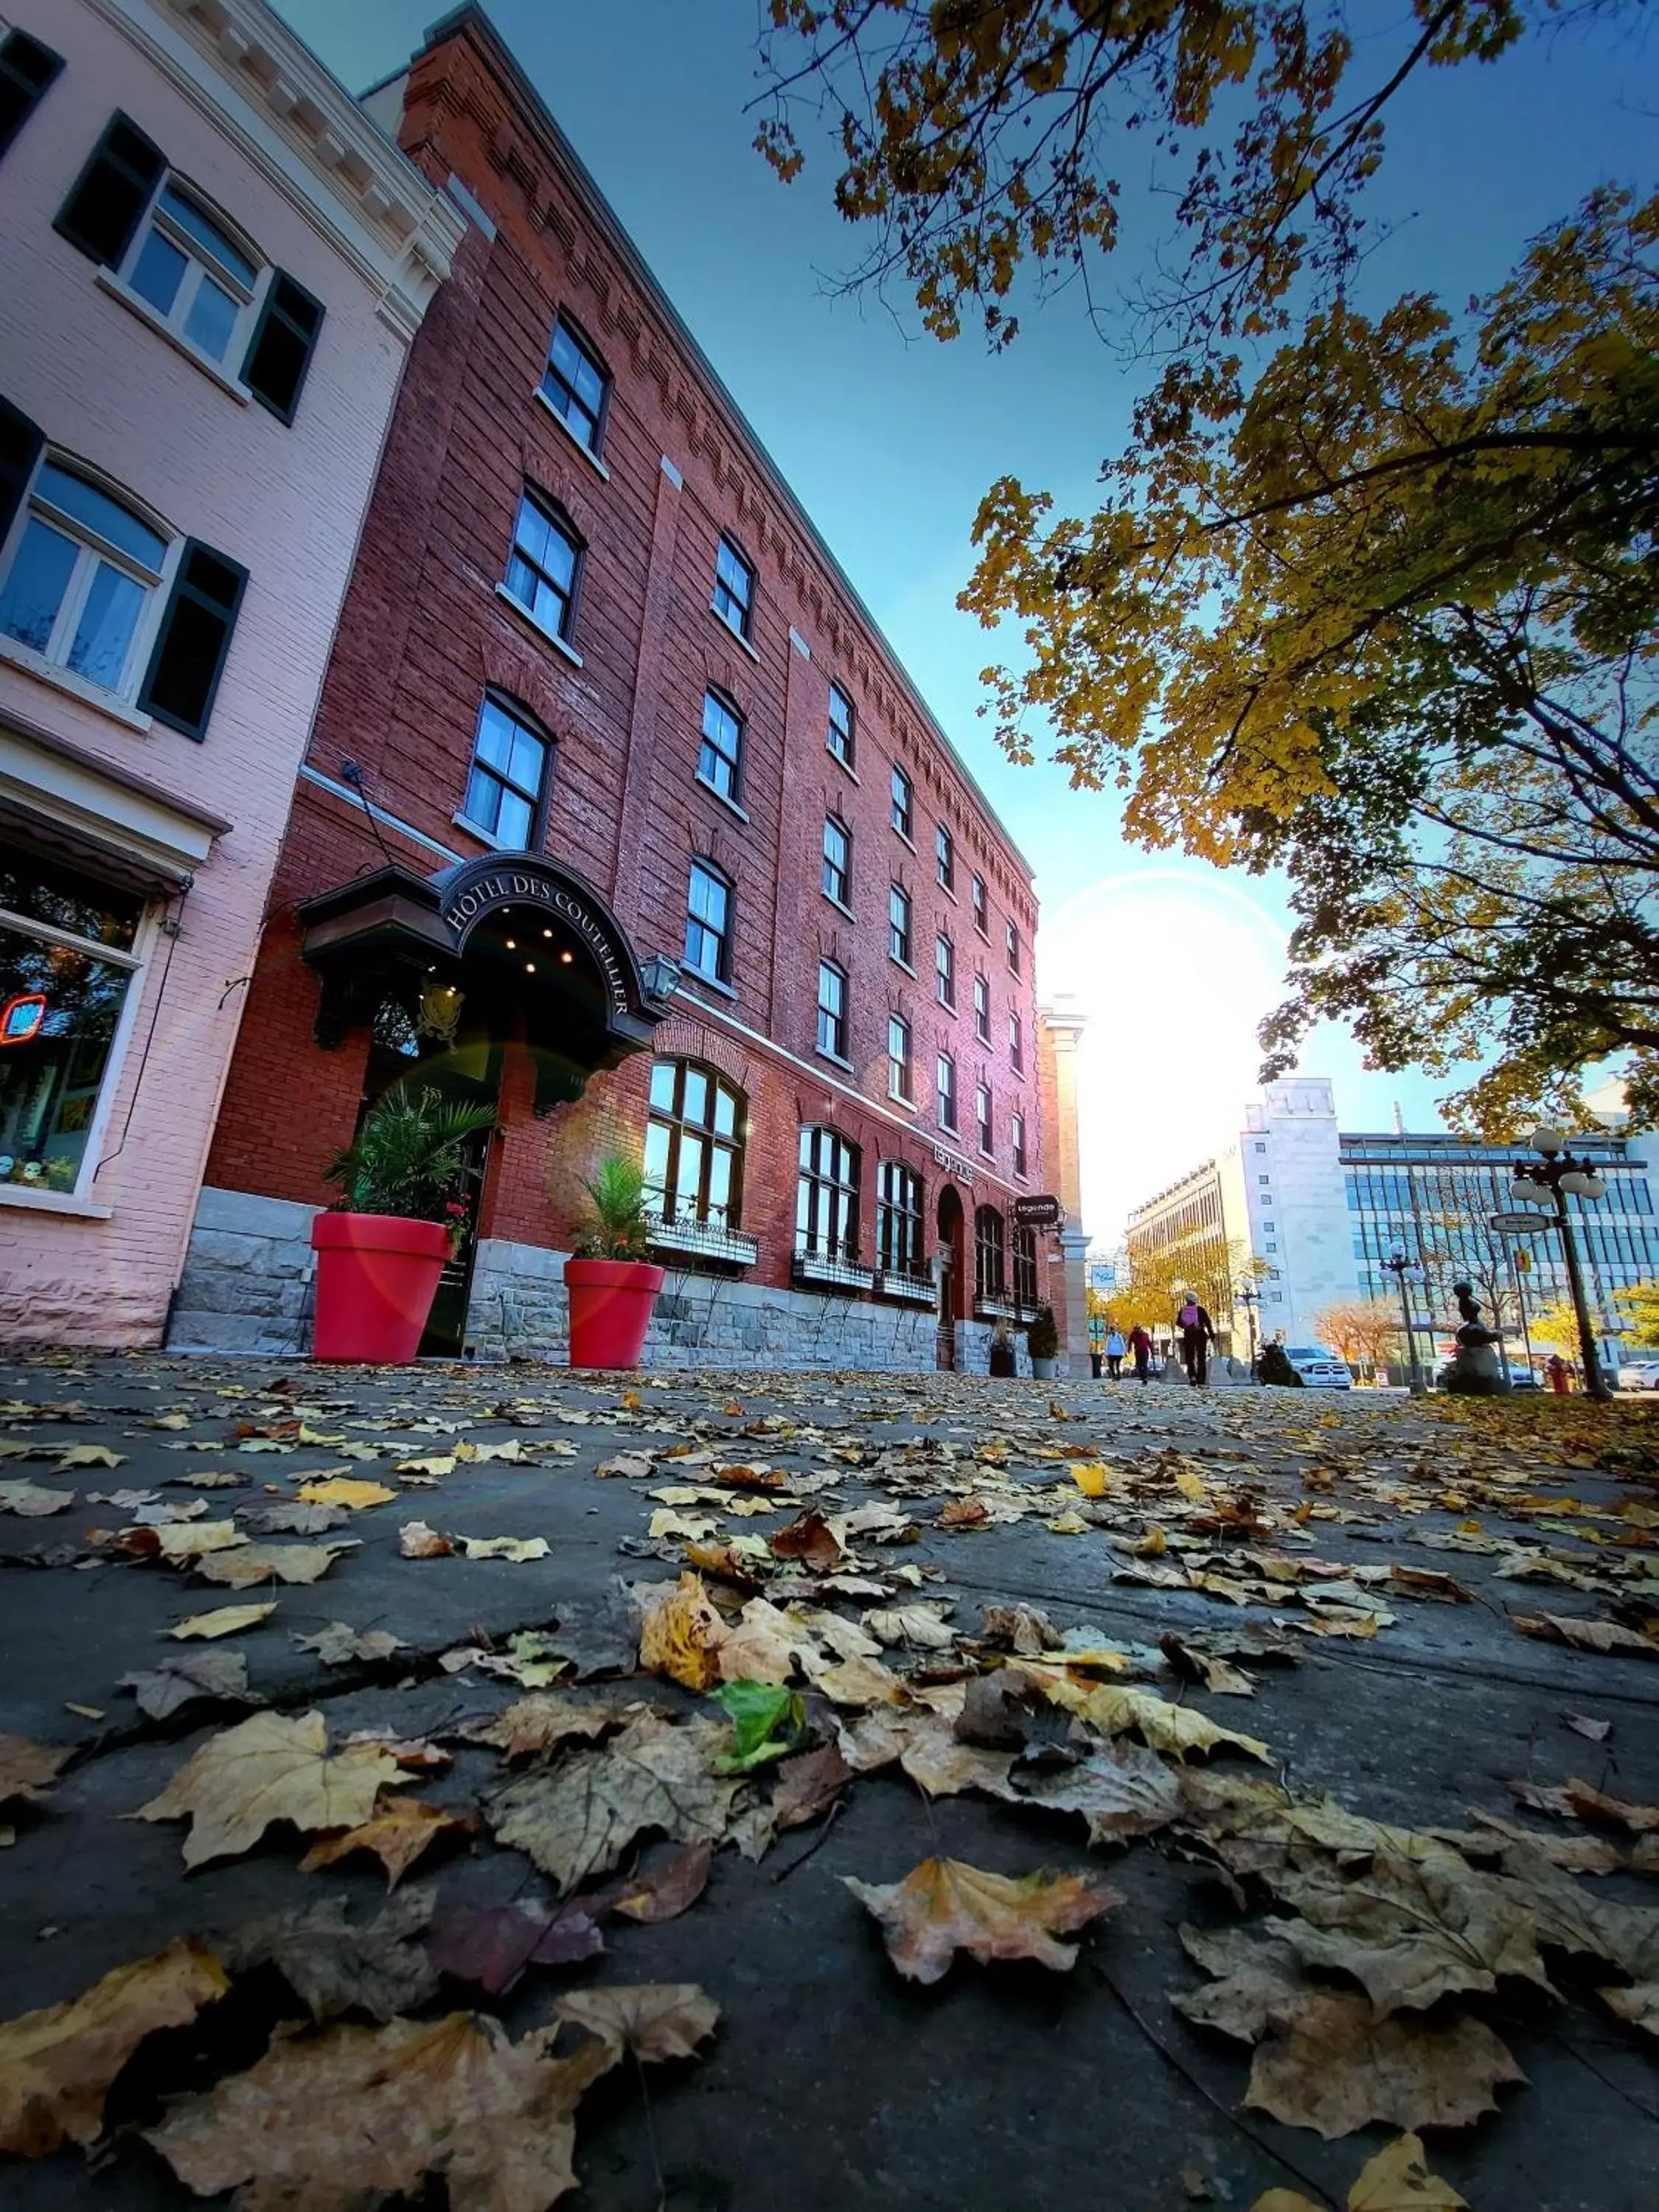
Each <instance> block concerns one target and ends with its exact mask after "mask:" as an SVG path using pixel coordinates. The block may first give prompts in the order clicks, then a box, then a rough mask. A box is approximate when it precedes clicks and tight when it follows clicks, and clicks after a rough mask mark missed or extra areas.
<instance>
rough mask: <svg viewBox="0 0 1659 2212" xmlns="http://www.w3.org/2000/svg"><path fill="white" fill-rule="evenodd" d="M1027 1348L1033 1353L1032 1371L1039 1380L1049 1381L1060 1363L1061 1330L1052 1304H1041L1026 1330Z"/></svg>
mask: <svg viewBox="0 0 1659 2212" xmlns="http://www.w3.org/2000/svg"><path fill="white" fill-rule="evenodd" d="M1025 1349H1026V1350H1027V1351H1028V1352H1030V1355H1031V1372H1032V1374H1033V1375H1035V1376H1036V1377H1037V1379H1038V1381H1039V1382H1047V1381H1048V1380H1049V1379H1050V1378H1051V1377H1052V1376H1053V1375H1054V1370H1055V1368H1056V1367H1057V1366H1058V1365H1059V1364H1060V1330H1059V1329H1058V1328H1057V1327H1056V1326H1055V1323H1054V1308H1053V1307H1052V1306H1039V1307H1038V1308H1037V1310H1036V1318H1035V1319H1034V1320H1033V1322H1032V1323H1031V1326H1030V1328H1028V1329H1027V1330H1026V1332H1025Z"/></svg>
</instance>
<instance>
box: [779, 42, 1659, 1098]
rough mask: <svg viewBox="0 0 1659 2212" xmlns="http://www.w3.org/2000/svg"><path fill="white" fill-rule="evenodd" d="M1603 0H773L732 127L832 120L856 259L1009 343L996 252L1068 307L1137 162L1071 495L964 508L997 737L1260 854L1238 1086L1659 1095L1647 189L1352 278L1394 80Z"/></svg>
mask: <svg viewBox="0 0 1659 2212" xmlns="http://www.w3.org/2000/svg"><path fill="white" fill-rule="evenodd" d="M1592 4H1593V0H1554V4H1550V3H1549V0H1531V3H1530V4H1528V0H1441V4H1436V0H1417V4H1416V5H1415V7H1414V8H1413V9H1411V10H1408V11H1407V12H1406V13H1405V14H1404V15H1401V16H1400V17H1397V18H1395V19H1394V21H1393V22H1392V24H1391V25H1390V26H1389V27H1387V28H1383V29H1378V28H1376V27H1375V26H1372V27H1370V28H1369V34H1368V35H1367V37H1366V38H1365V40H1364V42H1363V44H1362V43H1360V42H1358V40H1356V38H1355V36H1354V33H1353V30H1352V27H1351V25H1350V21H1349V11H1348V10H1347V9H1346V8H1345V7H1343V6H1342V5H1340V4H1328V5H1323V6H1319V5H1314V4H1310V0H1246V3H1245V4H1236V5H1225V4H1216V0H1161V3H1160V0H1153V3H1152V4H1150V5H1145V6H1136V7H1130V8H1122V7H1116V6H1102V5H1098V4H1094V3H1093V0H1008V4H1003V5H998V6H990V5H987V4H983V0H938V4H933V5H924V4H921V0H823V3H822V4H820V0H772V10H771V12H772V19H773V23H774V33H773V38H772V41H771V43H770V46H769V49H768V52H769V61H770V64H771V70H772V98H773V101H774V106H773V109H772V112H771V113H770V114H769V116H768V117H767V118H766V119H765V121H764V122H763V125H762V130H761V134H760V143H761V145H762V147H763V150H764V151H765V152H766V153H767V155H769V158H770V159H771V160H772V161H773V163H774V165H775V167H777V168H778V169H779V171H780V172H781V173H782V174H784V175H785V176H791V175H793V174H794V173H797V171H798V170H799V167H801V165H802V162H803V160H804V158H805V155H804V149H803V145H802V143H801V139H800V137H799V135H798V131H797V124H798V121H799V109H800V103H801V101H802V100H804V99H812V100H817V101H818V102H819V103H820V104H821V105H823V106H827V108H828V111H829V119H830V122H831V125H832V126H833V129H834V132H835V135H836V139H837V143H838V144H839V148H840V158H841V161H842V168H841V173H840V175H839V178H838V179H837V183H836V198H837V203H838V204H839V206H840V207H841V209H842V212H843V214H845V215H846V216H848V218H849V219H850V220H851V221H853V222H857V223H859V224H860V225H862V226H863V227H864V230H865V234H866V236H867V237H868V238H869V240H871V244H870V246H869V249H868V251H867V252H866V254H865V256H864V258H863V259H862V261H861V262H860V264H858V266H857V268H856V269H855V270H854V272H853V275H852V281H853V282H854V283H885V282H888V281H889V280H893V279H897V280H900V281H902V283H905V284H907V285H908V286H909V287H911V288H912V289H914V292H915V297H916V300H917V301H918V303H919V305H920V307H921V313H922V316H923V318H924V320H925V321H926V323H927V326H928V327H929V328H930V329H931V330H932V331H933V332H934V333H935V334H936V335H938V336H940V337H953V336H955V335H956V334H957V332H958V331H960V330H961V328H962V327H963V322H964V319H966V318H967V317H968V316H969V314H970V313H971V314H975V315H977V316H978V317H979V319H981V322H982V324H983V326H984V328H985V330H986V331H987V334H988V336H989V337H990V339H991V341H992V343H994V344H998V345H1000V344H1006V343H1007V342H1008V341H1009V340H1010V338H1011V337H1012V336H1013V335H1014V333H1015V331H1016V330H1017V327H1018V318H1017V316H1016V315H1015V313H1014V312H1013V306H1012V302H1013V299H1014V296H1015V294H1016V290H1017V283H1018V280H1019V279H1020V278H1021V277H1022V276H1034V277H1035V279H1036V286H1037V288H1038V289H1042V286H1043V285H1044V284H1053V283H1058V282H1060V281H1061V280H1063V279H1065V278H1067V277H1076V276H1080V277H1081V279H1082V283H1083V284H1084V286H1085V288H1086V289H1087V293H1088V297H1089V301H1090V304H1091V308H1092V309H1093V310H1094V311H1095V312H1096V313H1097V315H1098V312H1099V307H1100V301H1101V298H1102V291H1101V276H1102V272H1103V270H1104V268H1105V267H1106V266H1107V265H1108V264H1109V255H1110V254H1111V252H1112V251H1113V250H1114V248H1115V246H1117V244H1118V241H1119V228H1120V222H1121V186H1122V185H1123V183H1124V181H1125V179H1126V178H1131V179H1135V180H1138V179H1139V178H1140V176H1141V175H1142V174H1144V173H1145V170H1146V157H1145V154H1144V152H1143V151H1142V150H1141V149H1146V148H1152V149H1156V159H1157V164H1158V173H1159V175H1160V178H1161V179H1163V180H1164V182H1165V184H1166V186H1167V189H1168V191H1169V195H1170V207H1171V210H1172V220H1171V223H1170V232H1169V235H1168V237H1167V238H1166V239H1165V240H1164V241H1163V243H1162V247H1161V250H1160V251H1159V252H1158V254H1157V255H1156V256H1155V257H1154V260H1153V263H1152V266H1151V268H1150V270H1146V269H1143V270H1140V271H1139V272H1138V274H1137V276H1134V277H1132V279H1131V282H1130V284H1129V287H1128V289H1127V293H1126V295H1125V299H1124V305H1123V307H1122V310H1121V313H1119V314H1118V315H1117V316H1116V318H1115V321H1114V324H1113V328H1114V330H1115V332H1116V333H1117V334H1118V335H1120V336H1121V337H1123V338H1124V339H1125V340H1126V342H1127V343H1128V345H1129V346H1130V349H1132V350H1139V352H1140V353H1141V354H1142V356H1144V357H1145V358H1146V360H1147V362H1149V364H1150V363H1152V362H1153V361H1154V360H1155V361H1156V362H1157V364H1158V365H1157V366H1156V368H1152V367H1150V366H1149V368H1148V374H1149V375H1151V377H1152V381H1151V383H1150V386H1149V387H1148V388H1147V389H1146V392H1144V395H1143V397H1142V398H1141V399H1140V401H1139V405H1138V407H1137V409H1136V410H1135V415H1134V419H1133V436H1132V439H1131V441H1130V442H1129V444H1128V446H1127V448H1126V450H1124V451H1123V452H1122V453H1119V454H1117V455H1116V456H1115V457H1111V458H1109V459H1108V460H1107V462H1106V464H1105V466H1104V469H1103V483H1104V486H1105V493H1104V496H1103V500H1102V501H1101V504H1100V505H1099V507H1097V510H1096V512H1094V513H1092V514H1075V515H1067V514H1064V513H1058V512H1057V511H1056V509H1055V507H1054V503H1053V501H1052V500H1051V498H1050V496H1049V495H1048V494H1046V493H1044V492H1043V491H1042V490H1040V489H1030V488H1028V487H1027V486H1025V485H1024V484H1022V483H1019V482H1018V481H1017V480H1016V479H1014V478H1012V477H1003V478H1000V480H999V481H997V482H996V483H994V484H993V485H992V486H991V488H990V489H989V490H988V491H987V495H986V496H985V499H984V501H983V502H982V504H981V508H980V512H979V515H978V518H977V521H976V524H975V542H976V544H977V545H978V547H979V550H980V559H979V564H978V567H977V569H976V571H975V575H974V577H973V579H972V580H971V582H970V584H969V587H968V589H967V591H966V592H965V593H964V595H963V605H964V606H966V607H967V608H968V609H969V610H970V611H973V612H974V613H975V614H977V615H978V616H979V617H980V618H981V621H982V622H983V623H985V624H986V625H987V627H995V626H997V625H999V624H1002V623H1010V622H1012V623H1013V624H1014V625H1016V626H1017V630H1018V645H1017V647H1016V648H1015V649H1014V651H1013V652H1012V654H1011V657H1010V658H1009V659H1007V660H1006V662H1005V664H1004V665H1001V666H1000V667H996V668H993V669H990V670H987V679H988V681H989V683H990V685H991V687H992V698H993V702H994V707H993V711H994V714H995V718H996V724H997V732H998V735H999V738H1000V741H1001V743H1002V744H1003V745H1004V746H1005V748H1006V750H1008V752H1009V753H1010V754H1011V755H1012V757H1014V758H1016V759H1022V760H1029V759H1030V758H1031V757H1033V754H1034V751H1035V750H1036V746H1037V744H1040V743H1042V742H1043V733H1044V732H1047V733H1048V737H1049V738H1051V739H1052V742H1053V745H1054V753H1055V756H1056V757H1057V758H1058V759H1060V761H1061V762H1063V763H1065V764H1066V767H1067V768H1068V769H1070V771H1071V775H1072V779H1073V784H1074V785H1075V786H1078V787H1091V788H1092V787H1108V786H1111V787H1116V788H1117V789H1118V790H1119V791H1120V792H1121V793H1122V794H1123V808H1124V814H1123V819H1124V826H1125V829H1126V832H1127V835H1128V836H1130V837H1131V838H1133V839H1134V840H1136V841H1138V842H1140V843H1142V844H1144V845H1146V846H1148V847H1151V848H1171V847H1179V848H1182V849H1183V850H1185V851H1187V852H1188V853H1192V854H1200V855H1202V856H1204V857H1206V858H1208V859H1210V860H1213V861H1216V862H1218V863H1219V864H1221V865H1224V866H1243V867H1244V868H1246V869H1249V870H1252V871H1255V872H1261V871H1265V870H1267V869H1269V868H1278V869H1282V870H1283V871H1284V872H1285V875H1286V876H1287V878H1288V880H1289V884H1290V887H1291V903H1292V908H1293V910H1294V912H1295V915H1296V917H1297V921H1296V927H1295V931H1294V934H1293V937H1292V939H1291V975H1290V977H1289V984H1290V993H1289V996H1288V997H1287V998H1286V1000H1285V1003H1284V1004H1283V1005H1282V1006H1280V1007H1279V1008H1278V1009H1277V1010H1276V1011H1275V1012H1273V1014H1272V1015H1271V1016H1270V1017H1269V1018H1268V1019H1267V1022H1266V1023H1265V1024H1264V1025H1263V1030H1262V1041H1263V1043H1264V1046H1265V1047H1266V1048H1267V1063H1266V1066H1265V1068H1264V1074H1265V1075H1267V1076H1268V1077H1271V1076H1273V1075H1275V1074H1278V1073H1283V1072H1284V1071H1285V1068H1286V1067H1288V1066H1291V1065H1293V1064H1294V1062H1295V1058H1296V1054H1297V1048H1298V1046H1299V1044H1300V1042H1301V1040H1302V1039H1303V1037H1304V1036H1305V1034H1306V1032H1307V1031H1308V1030H1309V1029H1310V1027H1311V1026H1312V1024H1314V1023H1315V1022H1316V1021H1317V1020H1318V1019H1320V1018H1323V1017H1327V1016H1329V1017H1334V1018H1340V1019H1343V1020H1346V1022H1348V1023H1349V1024H1351V1025H1352V1028H1353V1030H1355V1032H1356V1034H1357V1036H1358V1038H1359V1040H1360V1042H1362V1044H1363V1045H1364V1048H1365V1050H1366V1054H1367V1057H1368V1060H1369V1061H1370V1064H1371V1065H1372V1066H1377V1067H1382V1068H1402V1067H1406V1066H1421V1067H1424V1068H1425V1069H1427V1070H1429V1071H1430V1072H1431V1073H1441V1074H1450V1073H1452V1072H1453V1071H1454V1070H1455V1069H1456V1068H1457V1067H1458V1066H1459V1064H1460V1063H1461V1062H1465V1061H1468V1060H1483V1061H1485V1062H1486V1063H1487V1067H1486V1073H1483V1074H1482V1075H1481V1076H1480V1079H1478V1080H1477V1081H1475V1082H1474V1084H1472V1085H1469V1086H1468V1088H1467V1089H1466V1090H1464V1091H1462V1093H1461V1094H1460V1095H1459V1097H1458V1098H1457V1100H1456V1101H1455V1103H1456V1104H1457V1105H1458V1106H1459V1107H1460V1108H1461V1109H1462V1111H1463V1112H1464V1113H1465V1114H1466V1115H1467V1116H1468V1117H1469V1118H1471V1119H1473V1120H1474V1121H1478V1122H1479V1123H1480V1125H1481V1126H1483V1127H1485V1128H1486V1130H1487V1131H1489V1132H1490V1133H1493V1134H1510V1133H1515V1132H1516V1131H1517V1130H1518V1129H1520V1128H1521V1127H1524V1126H1525V1125H1526V1123H1527V1121H1528V1119H1529V1118H1530V1117H1532V1116H1533V1115H1537V1114H1539V1113H1542V1112H1548V1113H1551V1114H1565V1115H1569V1116H1572V1115H1576V1113H1577V1100H1578V1093H1579V1085H1578V1081H1577V1077H1578V1072H1579V1071H1580V1070H1581V1069H1583V1067H1584V1066H1587V1065H1589V1064H1590V1063H1593V1062H1594V1061H1595V1060H1598V1059H1601V1058H1602V1057H1604V1056H1605V1055H1607V1054H1609V1053H1613V1052H1624V1053H1626V1054H1629V1055H1631V1066H1632V1079H1631V1082H1630V1086H1629V1103H1630V1106H1631V1109H1632V1115H1633V1116H1634V1117H1635V1118H1636V1119H1637V1120H1638V1122H1641V1121H1651V1120H1652V1118H1653V1117H1654V1116H1655V1115H1656V1114H1659V920H1656V914H1655V904H1654V893H1655V883H1656V874H1659V732H1656V722H1655V714H1656V696H1655V688H1654V678H1655V673H1656V671H1655V617H1656V600H1659V548H1656V543H1655V523H1656V517H1659V197H1641V196H1640V195H1638V193H1636V192H1633V191H1627V190H1623V189H1619V188H1616V187H1613V186H1608V187H1606V188H1603V189H1601V190H1599V191H1597V192H1596V193H1595V194H1594V195H1593V196H1592V197H1590V198H1589V200H1587V201H1586V203H1585V204H1583V206H1582V207H1580V208H1577V209H1576V210H1571V211H1570V212H1566V211H1564V215H1563V217H1562V219H1561V220H1560V221H1559V222H1558V223H1556V224H1555V225H1554V226H1553V227H1552V228H1550V229H1549V230H1548V231H1547V232H1546V233H1545V234H1543V235H1542V236H1541V237H1539V238H1536V239H1534V240H1532V241H1530V242H1529V243H1524V242H1522V241H1517V247H1518V249H1519V251H1518V258H1517V261H1516V266H1515V269H1514V271H1513V274H1512V275H1511V276H1510V279H1509V281H1508V282H1507V283H1504V284H1502V285H1500V286H1499V287H1498V288H1497V289H1495V290H1494V291H1493V292H1492V293H1491V294H1490V295H1488V296H1486V297H1485V298H1483V299H1480V300H1476V301H1470V302H1468V303H1457V304H1456V305H1453V304H1451V303H1449V302H1446V301H1441V300H1438V299H1437V298H1434V297H1432V296H1431V295H1428V294H1426V293H1408V294H1407V295H1404V296H1403V297H1401V298H1400V299H1398V300H1397V301H1395V302H1394V303H1393V304H1392V305H1390V306H1386V307H1383V308H1381V309H1380V310H1379V311H1377V312H1374V313H1364V312H1362V311H1361V310H1360V309H1359V307H1357V306H1356V304H1355V303H1354V299H1353V280H1354V277H1355V274H1356V270H1357V269H1358V262H1359V258H1360V256H1361V253H1362V252H1363V250H1364V246H1365V245H1366V244H1367V243H1368V242H1369V240H1368V235H1367V232H1366V226H1365V219H1364V212H1363V210H1364V187H1365V185H1366V182H1367V179H1369V178H1370V176H1371V175H1372V174H1373V173H1374V172H1375V171H1376V168H1377V167H1378V166H1379V164H1380V163H1381V162H1382V161H1383V159H1384V158H1385V154H1386V143H1385V137H1384V128H1385V121H1386V117H1387V112H1388V110H1389V105H1390V103H1391V102H1392V101H1394V100H1395V99H1396V98H1397V96H1398V94H1399V93H1400V91H1401V88H1402V87H1403V86H1405V85H1406V84H1407V82H1409V81H1410V80H1411V79H1412V78H1413V76H1416V75H1419V74H1420V73H1422V72H1425V71H1430V70H1473V69H1474V68H1475V67H1477V66H1479V65H1480V64H1485V63H1489V62H1491V61H1492V60H1494V59H1495V58H1497V57H1498V56H1499V55H1500V54H1502V53H1503V52H1504V51H1505V50H1506V49H1508V48H1510V47H1512V46H1516V44H1518V43H1519V42H1521V41H1522V40H1528V39H1532V38H1535V37H1538V36H1540V35H1541V34H1542V33H1543V32H1544V31H1545V29H1546V28H1548V27H1559V26H1560V25H1561V24H1563V23H1564V22H1566V21H1570V20H1571V19H1573V18H1574V17H1577V16H1583V15H1588V14H1589V12H1590V9H1591V6H1592ZM1595 12H1596V14H1597V15H1598V17H1599V18H1600V19H1601V20H1607V19H1611V18H1617V17H1618V16H1619V15H1620V14H1628V15H1633V12H1634V0H1607V4H1604V5H1599V6H1597V7H1596V8H1595Z"/></svg>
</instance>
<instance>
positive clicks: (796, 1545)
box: [769, 1506, 842, 1574]
mask: <svg viewBox="0 0 1659 2212" xmlns="http://www.w3.org/2000/svg"><path fill="white" fill-rule="evenodd" d="M769 1543H770V1545H771V1548H772V1550H773V1551H774V1552H775V1553H776V1554H777V1556H778V1557H779V1559H799V1561H800V1563H801V1565H803V1566H805V1567H806V1568H808V1569H809V1570H811V1571H812V1572H813V1573H815V1574H825V1573H827V1572H828V1571H829V1569H830V1568H831V1567H833V1566H834V1565H836V1562H837V1560H839V1559H840V1558H841V1556H842V1542H841V1539H840V1538H839V1537H838V1536H837V1535H836V1533H835V1531H834V1530H833V1529H832V1528H830V1526H829V1522H827V1521H826V1520H825V1519H824V1517H823V1514H821V1513H819V1512H818V1511H817V1510H816V1509H815V1508H813V1507H811V1506H809V1507H808V1508H807V1510H806V1511H805V1513H799V1514H797V1515H796V1516H795V1518H794V1519H793V1521H792V1522H790V1523H789V1525H788V1527H787V1528H780V1529H779V1530H778V1532H777V1534H776V1535H775V1536H773V1537H771V1538H769Z"/></svg>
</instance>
